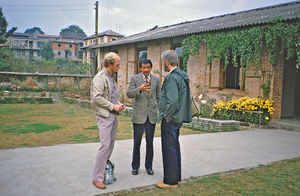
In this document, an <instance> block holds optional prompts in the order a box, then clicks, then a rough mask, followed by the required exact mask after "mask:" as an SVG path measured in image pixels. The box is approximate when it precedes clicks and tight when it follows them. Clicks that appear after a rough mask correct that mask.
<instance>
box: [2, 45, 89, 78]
mask: <svg viewBox="0 0 300 196" xmlns="http://www.w3.org/2000/svg"><path fill="white" fill-rule="evenodd" d="M0 71H11V72H31V73H35V72H39V73H66V74H91V73H92V71H93V66H92V65H91V64H89V63H82V62H73V61H71V60H69V59H53V60H44V59H33V60H26V59H22V58H17V57H16V56H15V53H14V52H12V51H11V50H10V49H5V48H0Z"/></svg>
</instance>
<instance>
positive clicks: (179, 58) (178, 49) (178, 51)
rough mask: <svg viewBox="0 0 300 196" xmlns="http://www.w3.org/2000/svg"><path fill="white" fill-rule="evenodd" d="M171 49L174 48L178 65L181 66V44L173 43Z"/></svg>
mask: <svg viewBox="0 0 300 196" xmlns="http://www.w3.org/2000/svg"><path fill="white" fill-rule="evenodd" d="M173 50H175V51H176V53H177V55H178V67H179V68H182V63H183V59H182V58H181V56H182V48H181V44H177V45H174V46H173Z"/></svg>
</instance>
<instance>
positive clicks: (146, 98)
mask: <svg viewBox="0 0 300 196" xmlns="http://www.w3.org/2000/svg"><path fill="white" fill-rule="evenodd" d="M139 67H140V70H141V73H139V74H137V75H134V76H132V77H131V80H130V85H129V87H128V90H127V97H129V98H134V105H133V112H132V122H133V130H134V144H133V156H132V163H131V167H132V171H131V173H132V174H133V175H137V174H138V170H139V167H140V146H141V141H142V137H143V133H144V132H145V133H146V160H145V168H146V171H147V173H148V174H149V175H153V174H154V172H153V170H152V162H153V137H154V132H155V124H156V122H157V114H158V106H159V100H160V88H161V86H160V79H159V78H158V77H156V76H155V75H153V74H151V73H150V71H151V69H152V62H151V61H150V60H149V59H142V60H141V61H140V63H139Z"/></svg>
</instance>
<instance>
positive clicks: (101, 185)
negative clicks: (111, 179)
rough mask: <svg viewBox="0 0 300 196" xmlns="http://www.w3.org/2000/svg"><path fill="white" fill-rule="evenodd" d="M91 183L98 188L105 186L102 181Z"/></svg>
mask: <svg viewBox="0 0 300 196" xmlns="http://www.w3.org/2000/svg"><path fill="white" fill-rule="evenodd" d="M93 184H94V185H95V187H97V188H99V189H105V188H106V186H105V184H104V183H103V182H95V181H94V182H93Z"/></svg>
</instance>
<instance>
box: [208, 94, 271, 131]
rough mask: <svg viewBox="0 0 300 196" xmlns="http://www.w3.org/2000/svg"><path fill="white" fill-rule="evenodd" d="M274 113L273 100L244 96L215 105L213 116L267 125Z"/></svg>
mask: <svg viewBox="0 0 300 196" xmlns="http://www.w3.org/2000/svg"><path fill="white" fill-rule="evenodd" d="M273 113H274V107H273V101H270V100H268V99H261V98H249V97H243V98H240V99H232V100H229V101H227V102H223V101H220V102H218V103H217V104H215V105H214V109H213V117H214V118H215V119H222V120H238V121H242V122H248V123H254V124H261V125H266V124H268V122H269V121H270V120H271V117H272V114H273Z"/></svg>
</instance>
